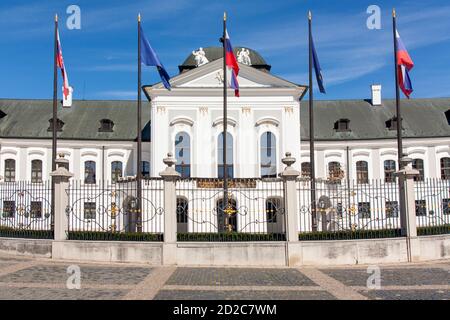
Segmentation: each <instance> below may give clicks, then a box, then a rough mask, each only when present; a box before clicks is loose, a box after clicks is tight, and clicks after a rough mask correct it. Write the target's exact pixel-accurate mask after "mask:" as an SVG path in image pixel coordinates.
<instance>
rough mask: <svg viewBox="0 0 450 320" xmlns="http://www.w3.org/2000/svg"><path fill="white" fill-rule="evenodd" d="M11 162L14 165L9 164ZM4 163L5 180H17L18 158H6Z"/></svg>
mask: <svg viewBox="0 0 450 320" xmlns="http://www.w3.org/2000/svg"><path fill="white" fill-rule="evenodd" d="M11 163H12V164H13V165H12V166H11V165H8V164H11ZM4 164H5V169H4V174H5V177H4V179H5V182H15V181H16V175H17V172H16V159H12V158H9V159H5V162H4Z"/></svg>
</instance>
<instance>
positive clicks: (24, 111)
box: [0, 99, 150, 141]
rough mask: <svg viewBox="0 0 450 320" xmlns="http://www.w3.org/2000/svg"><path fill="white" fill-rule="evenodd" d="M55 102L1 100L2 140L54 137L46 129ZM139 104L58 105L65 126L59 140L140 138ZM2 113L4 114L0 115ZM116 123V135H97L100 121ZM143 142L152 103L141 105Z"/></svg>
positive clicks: (146, 132) (107, 102)
mask: <svg viewBox="0 0 450 320" xmlns="http://www.w3.org/2000/svg"><path fill="white" fill-rule="evenodd" d="M52 110H53V101H52V100H7V99H0V111H1V112H3V113H5V114H6V116H4V117H3V118H0V137H8V138H51V136H52V133H51V132H49V131H48V130H47V129H48V128H49V126H50V123H49V120H50V119H52V116H53V113H52ZM136 110H137V103H136V101H84V100H83V101H73V105H72V107H71V108H62V106H61V104H60V103H58V119H61V120H62V121H63V122H64V123H65V124H64V127H63V130H62V132H59V133H58V138H59V139H72V140H75V139H76V140H116V141H118V140H121V141H134V140H135V139H136V138H137V133H136V117H137V112H136ZM0 114H1V113H0ZM102 119H109V120H112V121H113V122H114V128H113V132H98V131H99V130H98V129H99V128H100V120H102ZM142 128H143V140H144V141H148V140H149V138H150V103H149V102H147V101H143V102H142Z"/></svg>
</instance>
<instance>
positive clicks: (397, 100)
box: [392, 9, 403, 170]
mask: <svg viewBox="0 0 450 320" xmlns="http://www.w3.org/2000/svg"><path fill="white" fill-rule="evenodd" d="M392 25H393V33H394V62H395V65H394V67H395V107H396V113H397V153H398V167H399V169H400V170H401V169H403V163H402V158H403V137H402V134H403V133H402V115H401V105H400V88H399V84H398V57H397V51H398V48H397V14H396V12H395V9H393V10H392Z"/></svg>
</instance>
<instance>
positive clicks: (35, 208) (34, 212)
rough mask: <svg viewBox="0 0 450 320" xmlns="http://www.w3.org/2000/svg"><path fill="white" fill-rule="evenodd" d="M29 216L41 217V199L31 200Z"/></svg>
mask: <svg viewBox="0 0 450 320" xmlns="http://www.w3.org/2000/svg"><path fill="white" fill-rule="evenodd" d="M30 217H31V218H42V202H41V201H31V212H30Z"/></svg>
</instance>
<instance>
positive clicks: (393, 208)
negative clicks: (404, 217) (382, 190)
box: [386, 201, 398, 218]
mask: <svg viewBox="0 0 450 320" xmlns="http://www.w3.org/2000/svg"><path fill="white" fill-rule="evenodd" d="M386 218H398V202H397V201H386Z"/></svg>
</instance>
